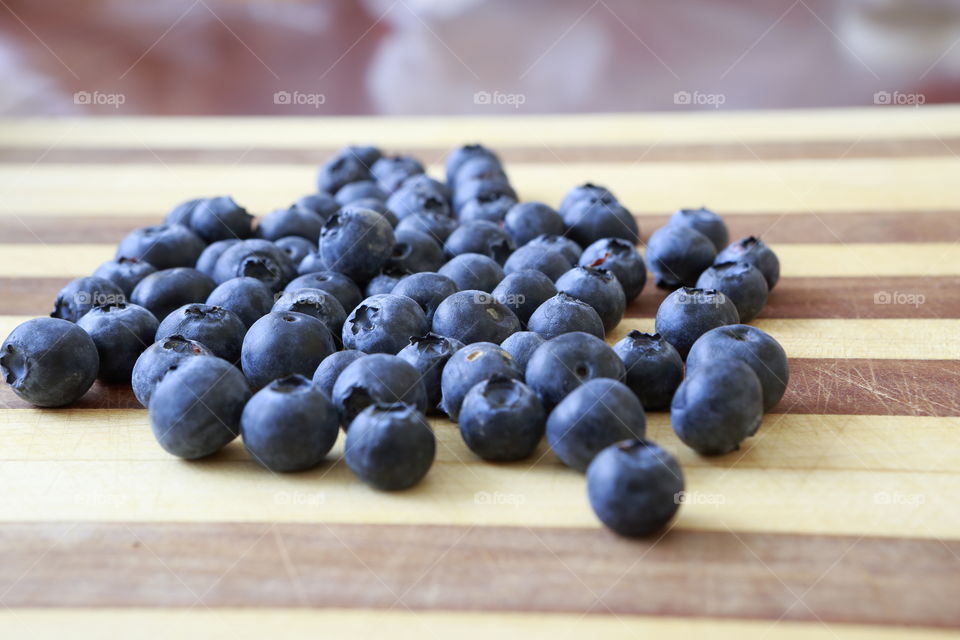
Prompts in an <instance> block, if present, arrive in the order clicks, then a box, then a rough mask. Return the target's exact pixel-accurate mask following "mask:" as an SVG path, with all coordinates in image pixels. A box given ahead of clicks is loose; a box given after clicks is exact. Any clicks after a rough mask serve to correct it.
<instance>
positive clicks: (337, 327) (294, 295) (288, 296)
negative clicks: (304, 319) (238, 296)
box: [270, 288, 347, 343]
mask: <svg viewBox="0 0 960 640" xmlns="http://www.w3.org/2000/svg"><path fill="white" fill-rule="evenodd" d="M270 311H274V312H284V311H293V312H295V313H303V314H306V315H308V316H313V317H314V318H316V319H317V320H320V321H321V322H323V324H325V325H326V326H327V329H329V330H330V334H331V335H332V336H333V337H334V340H335V341H336V342H338V343H339V342H340V332H341V331H343V323H344V322H345V321H346V319H347V312H346V311H344V310H343V305H341V304H340V301H339V300H337V298H336V296H334V295H333V294H332V293H330V292H328V291H324V290H322V289H310V288H303V289H295V290H290V291H285V292H283V294H282V295H281V296H280V297H279V298H277V301H276V302H275V303H274V304H273V308H272V309H270Z"/></svg>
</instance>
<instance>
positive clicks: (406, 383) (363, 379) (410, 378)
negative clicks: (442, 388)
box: [331, 353, 427, 428]
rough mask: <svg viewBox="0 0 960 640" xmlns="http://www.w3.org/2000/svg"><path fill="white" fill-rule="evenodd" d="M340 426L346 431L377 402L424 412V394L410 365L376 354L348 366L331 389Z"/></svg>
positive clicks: (417, 374) (424, 390) (401, 360)
mask: <svg viewBox="0 0 960 640" xmlns="http://www.w3.org/2000/svg"><path fill="white" fill-rule="evenodd" d="M331 397H332V398H333V402H334V404H335V405H336V406H337V411H339V413H340V424H342V425H343V426H344V427H345V428H346V427H349V426H350V424H351V423H352V422H353V419H354V418H356V417H357V414H359V413H360V412H361V411H363V410H364V409H366V408H367V407H369V406H370V405H372V404H375V403H378V402H386V403H392V402H403V403H405V404H408V405H410V406H412V407H415V408H416V409H417V410H418V411H420V412H426V410H427V392H426V389H425V388H424V386H423V381H422V380H421V379H420V374H419V373H418V372H417V370H416V368H414V367H413V365H411V364H410V363H409V362H407V361H406V360H404V359H402V358H398V357H397V356H391V355H389V354H386V353H375V354H372V355H368V356H365V357H363V358H360V359H358V360H356V361H355V362H352V363H350V364H349V365H347V367H346V368H345V369H344V370H343V371H342V372H341V373H340V376H339V377H338V378H337V381H336V383H334V385H333V395H332V396H331Z"/></svg>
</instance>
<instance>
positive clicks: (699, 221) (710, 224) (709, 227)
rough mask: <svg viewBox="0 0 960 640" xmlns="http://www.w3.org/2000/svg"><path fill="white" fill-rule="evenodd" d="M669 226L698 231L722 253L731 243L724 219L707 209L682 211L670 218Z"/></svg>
mask: <svg viewBox="0 0 960 640" xmlns="http://www.w3.org/2000/svg"><path fill="white" fill-rule="evenodd" d="M667 224H672V225H679V226H683V227H690V228H692V229H696V230H697V231H699V232H700V233H702V234H703V235H705V236H707V237H708V238H710V242H712V243H713V246H714V248H715V249H716V250H717V251H721V250H722V249H723V248H724V247H726V246H727V243H728V242H730V236H729V235H728V233H727V225H725V224H724V223H723V218H721V217H720V216H718V215H717V214H716V213H714V212H713V211H710V209H707V208H706V207H700V208H699V209H680V210H678V211H676V212H675V213H674V214H673V215H672V216H670V219H669V220H668V221H667Z"/></svg>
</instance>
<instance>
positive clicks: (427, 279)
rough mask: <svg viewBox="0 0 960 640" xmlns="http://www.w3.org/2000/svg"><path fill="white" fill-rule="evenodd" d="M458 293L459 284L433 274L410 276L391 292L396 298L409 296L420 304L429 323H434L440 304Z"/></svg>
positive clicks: (425, 273)
mask: <svg viewBox="0 0 960 640" xmlns="http://www.w3.org/2000/svg"><path fill="white" fill-rule="evenodd" d="M456 292H457V284H456V283H455V282H454V281H453V280H451V279H450V278H448V277H447V276H443V275H440V274H439V273H431V272H424V273H414V274H413V275H409V276H407V277H406V278H403V279H402V280H400V282H398V283H397V284H396V285H395V286H394V287H393V290H392V291H391V293H392V294H393V295H395V296H407V297H408V298H410V299H412V300H413V301H414V302H416V303H417V304H419V305H420V308H421V309H423V313H424V314H425V315H426V317H427V322H429V323H433V315H434V313H435V312H436V310H437V307H438V306H440V303H441V302H443V301H444V300H446V299H447V298H448V297H450V296H452V295H453V294H455V293H456Z"/></svg>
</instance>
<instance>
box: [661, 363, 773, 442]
mask: <svg viewBox="0 0 960 640" xmlns="http://www.w3.org/2000/svg"><path fill="white" fill-rule="evenodd" d="M762 420H763V389H762V388H761V386H760V380H759V379H758V378H757V374H755V373H754V372H753V369H751V368H750V367H749V366H748V365H747V364H746V363H744V362H743V361H742V360H739V359H736V358H725V359H717V360H713V361H711V362H710V364H709V365H708V366H701V367H698V368H697V369H694V370H692V371H690V374H689V375H688V376H687V377H686V378H685V379H684V381H683V382H682V383H680V386H679V387H678V388H677V392H676V393H675V394H674V396H673V402H672V403H671V404H670V424H671V425H673V430H674V432H676V434H677V437H679V438H680V439H681V440H682V441H683V442H684V444H686V445H687V446H688V447H690V448H691V449H693V450H694V451H696V452H697V453H699V454H701V455H705V456H710V455H721V454H724V453H729V452H731V451H735V450H737V449H739V448H740V443H741V442H742V441H743V440H744V439H745V438H747V437H749V436H752V435H753V434H754V433H756V432H757V429H759V428H760V422H761V421H762Z"/></svg>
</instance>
